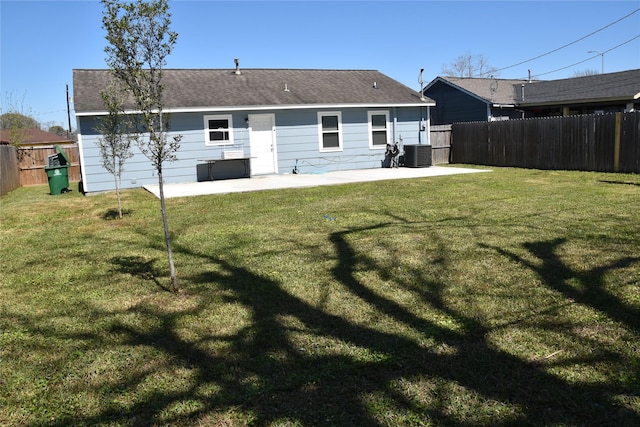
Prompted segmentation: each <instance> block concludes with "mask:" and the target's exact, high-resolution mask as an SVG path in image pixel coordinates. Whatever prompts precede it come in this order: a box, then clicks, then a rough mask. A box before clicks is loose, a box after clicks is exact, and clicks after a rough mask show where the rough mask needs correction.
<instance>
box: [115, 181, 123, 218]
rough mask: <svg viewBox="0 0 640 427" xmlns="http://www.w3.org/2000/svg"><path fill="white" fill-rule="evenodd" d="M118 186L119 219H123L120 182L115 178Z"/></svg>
mask: <svg viewBox="0 0 640 427" xmlns="http://www.w3.org/2000/svg"><path fill="white" fill-rule="evenodd" d="M115 184H116V199H117V200H118V218H120V219H122V201H121V200H120V182H119V181H118V178H117V177H115Z"/></svg>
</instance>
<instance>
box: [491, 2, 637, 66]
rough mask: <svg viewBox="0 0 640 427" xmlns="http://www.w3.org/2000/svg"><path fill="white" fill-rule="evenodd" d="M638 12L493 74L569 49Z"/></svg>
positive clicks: (635, 11)
mask: <svg viewBox="0 0 640 427" xmlns="http://www.w3.org/2000/svg"><path fill="white" fill-rule="evenodd" d="M638 11H640V8H638V9H636V10H634V11H633V12H631V13H629V14H627V15H625V16H623V17H622V18H620V19H618V20H617V21H614V22H612V23H610V24H607V25H605V26H604V27H602V28H600V29H598V30H595V31H594V32H592V33H589V34H587V35H586V36H583V37H580V38H579V39H578V40H575V41H572V42H571V43H567V44H565V45H564V46H560V47H559V48H556V49H553V50H550V51H549V52H546V53H543V54H542V55H538V56H536V57H535V58H531V59H527V60H526V61H522V62H518V63H517V64H513V65H509V66H508V67H503V68H498V69H497V70H495V71H494V72H498V71H503V70H508V69H509V68H513V67H517V66H518V65H522V64H526V63H527V62H531V61H534V60H536V59H539V58H542V57H543V56H547V55H551V54H552V53H554V52H557V51H559V50H561V49H564V48H565V47H569V46H571V45H573V44H576V43H578V42H580V41H582V40H584V39H586V38H587V37H591V36H592V35H594V34H597V33H599V32H600V31H602V30H605V29H607V28H609V27H611V26H612V25H615V24H617V23H618V22H620V21H622V20H623V19H627V18H628V17H630V16H631V15H633V14H634V13H637V12H638ZM590 59H591V58H590ZM582 62H584V61H582ZM582 62H578V64H581V63H582ZM574 65H577V64H574ZM571 66H572V65H570V66H569V67H571ZM569 67H565V68H569ZM561 69H564V68H561ZM556 71H559V70H556ZM551 72H554V71H551ZM545 74H548V73H545ZM539 75H541V74H539Z"/></svg>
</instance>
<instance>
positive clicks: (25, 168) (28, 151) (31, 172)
mask: <svg viewBox="0 0 640 427" xmlns="http://www.w3.org/2000/svg"><path fill="white" fill-rule="evenodd" d="M60 147H61V148H62V149H64V151H65V153H66V154H67V157H68V158H69V161H70V162H71V165H70V166H69V168H68V169H67V174H68V175H69V182H79V181H80V154H79V150H78V144H77V143H75V144H61V145H60ZM56 153H57V151H56V149H55V146H53V145H34V146H22V147H20V148H19V149H18V169H19V173H20V185H22V186H25V187H27V186H31V185H41V184H47V183H48V182H49V181H48V178H47V173H46V172H45V170H44V168H45V166H48V160H49V159H48V157H49V156H51V155H54V154H56Z"/></svg>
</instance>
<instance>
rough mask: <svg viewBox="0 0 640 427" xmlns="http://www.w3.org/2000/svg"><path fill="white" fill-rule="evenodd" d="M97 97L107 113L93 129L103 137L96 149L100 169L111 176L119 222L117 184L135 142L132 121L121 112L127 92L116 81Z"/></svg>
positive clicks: (120, 205) (118, 184) (120, 210)
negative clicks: (101, 167)
mask: <svg viewBox="0 0 640 427" xmlns="http://www.w3.org/2000/svg"><path fill="white" fill-rule="evenodd" d="M100 96H101V97H102V101H103V102H104V106H105V108H106V110H107V112H108V114H107V115H106V116H105V117H102V118H100V119H99V121H98V125H97V126H96V130H97V131H98V132H100V133H101V134H102V138H100V139H98V147H99V148H100V155H101V156H102V166H103V167H104V168H105V169H106V170H107V171H108V172H109V173H110V174H111V175H113V179H114V181H115V185H116V199H117V200H118V217H119V218H120V219H122V202H121V199H120V183H121V181H122V171H123V170H124V163H125V161H126V160H127V159H128V158H130V157H132V156H133V153H132V152H131V141H133V140H135V135H134V133H133V132H134V126H133V123H134V122H133V119H132V116H131V115H127V114H125V113H124V110H123V104H124V100H125V98H126V92H125V91H124V90H123V89H122V87H121V86H120V83H119V82H118V81H117V80H114V81H111V82H109V84H108V85H107V87H106V88H105V89H103V90H102V92H101V93H100Z"/></svg>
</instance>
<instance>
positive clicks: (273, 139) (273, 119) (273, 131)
mask: <svg viewBox="0 0 640 427" xmlns="http://www.w3.org/2000/svg"><path fill="white" fill-rule="evenodd" d="M252 117H269V119H270V121H271V153H272V158H271V164H272V172H267V173H265V174H264V175H268V174H272V173H273V174H277V173H278V145H277V143H276V115H275V114H274V113H258V114H249V115H248V117H247V118H248V120H249V153H250V156H251V157H254V156H253V152H252V146H251V142H252V139H253V127H252V126H251V118H252ZM265 161H266V156H265ZM252 175H253V173H252Z"/></svg>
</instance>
